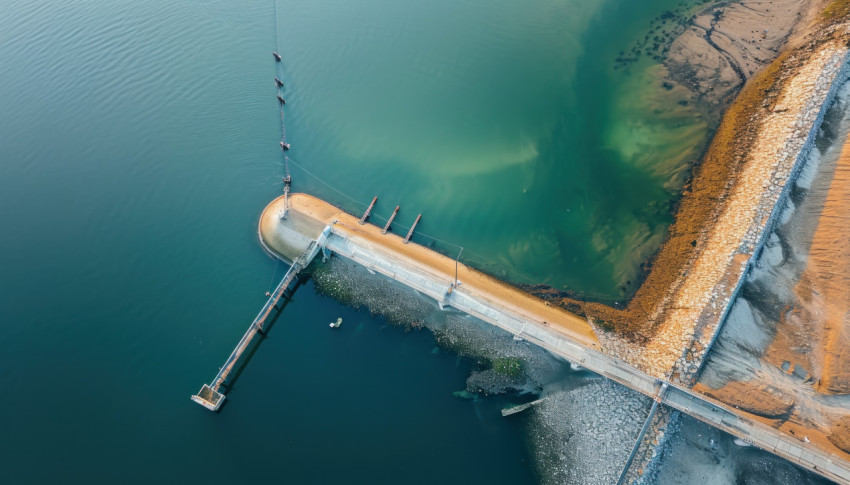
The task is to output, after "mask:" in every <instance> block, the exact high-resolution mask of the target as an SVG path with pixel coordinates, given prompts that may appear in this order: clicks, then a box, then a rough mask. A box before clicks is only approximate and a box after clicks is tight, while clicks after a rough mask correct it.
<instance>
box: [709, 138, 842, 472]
mask: <svg viewBox="0 0 850 485" xmlns="http://www.w3.org/2000/svg"><path fill="white" fill-rule="evenodd" d="M821 172H823V173H822V174H821V175H820V176H819V177H818V179H820V180H817V179H816V180H815V182H814V184H813V187H812V189H811V190H810V191H809V193H808V194H807V195H806V198H807V199H808V200H807V201H805V202H804V203H803V205H801V206H800V208H799V209H798V210H800V211H801V212H802V213H801V214H800V215H799V216H796V215H795V216H792V217H800V218H814V224H813V226H814V228H813V230H812V231H811V232H809V233H808V234H804V235H803V238H804V240H803V241H800V243H801V245H803V246H805V245H806V244H808V253H807V254H806V255H805V260H804V267H803V270H802V272H801V273H800V274H799V278H798V279H797V282H796V284H794V285H793V286H792V288H791V293H792V300H791V303H790V304H788V306H787V307H785V308H783V309H782V310H781V313H780V314H779V318H778V320H776V321H773V322H772V323H773V324H775V333H774V334H773V336H772V339H771V341H770V342H769V344H768V345H767V347H766V349H765V350H764V351H763V352H756V355H754V357H755V358H756V359H758V360H759V361H760V362H752V361H749V360H748V359H747V356H745V355H742V356H740V357H731V356H727V355H721V356H718V358H717V360H719V361H720V363H721V365H722V366H731V367H738V368H740V369H746V370H741V371H739V372H737V373H736V374H737V375H736V376H731V377H732V378H731V379H728V380H725V382H723V385H722V386H719V387H718V386H717V383H716V379H717V377H716V376H717V375H725V374H726V373H725V372H723V371H720V372H717V373H715V372H713V371H714V368H712V374H713V375H712V376H710V377H709V378H708V379H706V382H702V381H701V382H699V383H698V384H697V385H696V386H694V389H695V390H697V391H700V392H703V393H705V394H707V395H709V396H712V397H714V398H716V399H719V400H721V401H723V402H725V403H727V404H729V405H731V406H734V407H736V408H738V409H740V410H743V411H746V412H748V413H750V414H751V415H752V418H753V419H757V420H759V421H762V422H764V423H767V424H770V425H771V426H774V427H777V428H779V429H781V430H783V431H785V432H786V433H789V434H791V435H794V436H797V437H798V438H799V439H800V440H803V441H810V442H812V443H815V444H817V445H818V446H819V447H820V448H822V449H824V450H828V451H830V452H831V453H834V454H836V455H838V456H842V457H844V459H850V409H849V408H848V407H847V405H848V400H847V398H848V397H850V396H848V395H850V386H849V385H850V349H849V348H848V344H850V338H848V337H850V290H848V288H850V137H848V138H847V139H846V140H845V142H844V146H843V148H842V151H841V155H840V156H839V157H838V160H837V162H836V163H835V164H834V165H830V166H826V167H822V168H821ZM777 283H779V282H777ZM725 353H726V352H722V354H725ZM713 360H715V359H713ZM730 360H733V362H728V361H730ZM795 373H796V374H798V375H795ZM800 373H803V375H799V374H800Z"/></svg>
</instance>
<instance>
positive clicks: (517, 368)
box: [492, 357, 522, 377]
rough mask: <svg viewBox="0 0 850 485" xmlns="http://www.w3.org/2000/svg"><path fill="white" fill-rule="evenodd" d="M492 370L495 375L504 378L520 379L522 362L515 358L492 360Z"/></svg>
mask: <svg viewBox="0 0 850 485" xmlns="http://www.w3.org/2000/svg"><path fill="white" fill-rule="evenodd" d="M492 364H493V370H494V371H496V373H497V374H499V375H502V376H506V377H520V376H521V375H522V360H520V359H518V358H517V357H500V358H498V359H493V360H492Z"/></svg>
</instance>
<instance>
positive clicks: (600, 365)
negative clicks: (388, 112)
mask: <svg viewBox="0 0 850 485" xmlns="http://www.w3.org/2000/svg"><path fill="white" fill-rule="evenodd" d="M283 204H284V198H282V197H281V198H279V199H277V200H275V201H274V202H272V203H271V204H270V205H269V206H268V207H267V208H266V210H265V211H264V213H263V216H262V217H261V221H260V229H259V231H260V238H261V240H262V241H263V244H264V245H265V246H266V247H267V248H269V249H270V250H272V251H274V252H276V253H278V254H279V255H280V256H283V257H287V256H288V254H287V251H289V252H291V251H294V250H299V249H300V248H299V247H297V246H298V244H297V243H298V242H299V241H302V240H303V241H312V240H316V239H318V238H319V236H320V234H321V233H322V231H324V230H325V228H327V227H330V232H329V233H327V232H326V239H325V241H324V247H325V249H327V250H329V251H332V252H333V253H335V254H337V255H339V256H341V257H344V258H346V259H349V260H351V261H354V262H356V263H359V264H361V265H363V266H364V267H366V268H369V269H371V270H373V271H375V272H377V273H381V274H383V275H385V276H387V277H389V278H392V279H394V280H396V281H398V282H400V283H402V284H404V285H406V286H409V287H410V288H413V289H414V290H416V291H418V292H420V293H422V294H424V295H427V296H429V297H431V298H433V299H435V300H436V301H438V302H439V303H440V304H441V305H443V306H451V307H453V308H455V309H457V310H459V311H462V312H464V313H467V314H469V315H472V316H474V317H477V318H479V319H481V320H483V321H485V322H488V323H490V324H493V325H496V326H498V327H500V328H502V329H504V330H506V331H508V332H511V333H512V334H514V335H517V336H518V337H520V338H523V339H525V340H527V341H529V342H531V343H534V344H536V345H539V346H541V347H543V348H545V349H548V350H549V351H551V352H553V353H554V354H556V355H559V356H561V357H563V358H564V359H566V360H568V361H570V362H573V363H576V364H579V365H581V366H583V367H585V368H586V369H588V370H590V371H593V372H596V373H598V374H600V375H602V376H604V377H607V378H609V379H611V380H614V381H616V382H618V383H620V384H622V385H624V386H626V387H629V388H631V389H634V390H636V391H638V392H640V393H643V394H645V395H647V396H650V397H652V398H658V396H659V391H660V389H661V388H662V386H663V384H664V381H662V380H661V379H658V378H656V377H653V376H651V375H649V374H646V373H645V372H642V371H640V370H639V369H637V368H635V367H632V366H631V365H629V364H627V363H625V362H623V361H621V360H619V359H616V358H614V357H611V356H608V355H606V354H603V353H601V352H600V350H601V347H600V345H599V342H598V340H596V337H595V334H594V333H593V332H592V329H591V327H590V324H589V323H588V322H586V321H585V320H584V319H581V318H579V317H578V316H576V315H573V314H570V313H568V312H565V311H563V310H561V309H560V308H556V307H551V306H549V305H547V304H546V303H545V302H543V301H541V300H538V299H535V298H533V297H530V295H527V294H526V293H524V292H522V291H520V290H517V289H515V288H513V287H510V286H508V285H504V284H501V283H498V282H496V280H493V279H492V278H490V277H488V276H486V275H483V274H482V273H479V272H477V271H475V270H473V269H471V268H468V267H466V266H465V265H463V264H460V263H456V262H455V261H454V260H451V259H450V258H447V257H445V256H443V255H440V254H438V253H435V252H433V251H431V250H429V249H427V248H424V247H422V246H418V245H415V244H405V243H404V242H403V239H402V238H401V237H399V236H397V235H393V234H387V235H380V236H376V234H380V228H377V227H376V226H373V225H371V224H365V225H361V224H359V223H358V219H357V218H356V217H354V216H352V215H350V214H347V213H345V212H343V211H341V210H339V209H337V208H335V207H333V206H331V205H330V204H328V203H326V202H324V201H321V200H319V199H316V198H314V197H311V196H306V195H304V194H294V195H292V196H290V197H289V204H290V207H289V209H290V210H289V212H288V216H287V218H286V219H282V218H280V214H282V211H281V209H282V208H283ZM372 233H375V234H372ZM305 236H306V237H305ZM299 238H301V239H299ZM420 252H425V253H428V254H427V255H426V256H427V258H424V259H423V257H421V255H419V254H418V253H420ZM423 262H429V263H431V262H432V263H433V266H432V265H429V264H423ZM455 264H458V270H457V271H458V275H459V277H458V281H459V284H457V285H456V284H455V279H454V272H453V271H452V272H448V271H446V268H444V266H447V265H448V266H450V267H451V268H452V269H454V268H455ZM489 280H492V282H493V284H496V285H497V286H496V288H495V289H494V288H493V287H492V286H491V281H489ZM661 402H662V404H664V405H667V406H670V407H672V408H674V409H677V410H679V411H681V412H684V413H686V414H688V415H690V416H693V417H695V418H697V419H699V420H701V421H703V422H705V423H708V424H710V425H712V426H715V427H717V428H719V429H722V430H724V431H726V432H728V433H730V434H732V435H734V436H737V437H739V438H741V439H743V440H744V441H746V442H748V443H751V444H752V445H754V446H757V447H759V448H762V449H764V450H766V451H769V452H771V453H774V454H776V455H778V456H781V457H783V458H785V459H787V460H789V461H791V462H793V463H796V464H798V465H800V466H802V467H804V468H807V469H809V470H813V471H815V472H816V473H819V474H821V475H823V476H825V477H827V478H829V479H831V480H834V481H837V482H840V483H848V484H850V464H848V463H847V462H846V461H844V460H843V459H841V458H839V457H837V456H833V455H830V454H828V453H826V452H824V451H822V450H819V449H817V448H816V447H814V446H813V445H811V444H808V443H804V442H803V441H801V440H797V439H795V438H793V437H790V436H787V435H785V434H784V433H781V432H780V431H778V430H776V429H774V428H771V427H769V426H767V425H764V424H761V423H759V422H757V421H753V420H750V419H748V418H747V417H746V416H745V415H744V414H743V412H741V411H738V410H736V409H734V408H731V407H729V406H728V405H726V404H722V403H720V402H717V401H714V400H712V399H710V398H707V397H706V396H704V395H702V394H699V393H696V392H694V391H693V390H691V389H687V388H684V387H681V386H676V385H673V384H669V383H668V386H667V387H666V392H665V393H664V394H663V396H661Z"/></svg>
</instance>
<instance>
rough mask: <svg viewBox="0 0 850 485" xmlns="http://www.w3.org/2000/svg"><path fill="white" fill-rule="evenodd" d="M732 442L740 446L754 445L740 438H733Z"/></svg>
mask: <svg viewBox="0 0 850 485" xmlns="http://www.w3.org/2000/svg"><path fill="white" fill-rule="evenodd" d="M732 442H733V443H735V444H736V445H738V446H753V445H751V444H750V443H747V442H746V441H744V440H742V439H740V438H735V439H734V440H732Z"/></svg>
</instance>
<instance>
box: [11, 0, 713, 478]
mask: <svg viewBox="0 0 850 485" xmlns="http://www.w3.org/2000/svg"><path fill="white" fill-rule="evenodd" d="M675 3H676V2H674V1H660V0H659V1H649V2H629V1H625V0H610V1H598V0H558V1H553V0H535V1H533V2H511V1H507V0H498V1H490V2H485V1H483V0H465V1H456V0H454V1H450V0H433V1H429V2H424V1H407V2H400V1H397V0H396V1H390V0H359V1H351V0H347V1H344V0H320V1H309V2H308V1H302V2H295V1H290V0H279V1H278V3H277V6H276V9H277V22H275V13H274V12H275V5H274V4H273V3H272V2H270V1H262V2H258V1H246V2H238V3H235V2H218V1H213V2H200V1H177V2H174V1H162V0H159V1H150V2H136V1H110V2H105V1H81V0H76V1H74V0H72V1H67V2H46V1H43V0H36V1H30V0H28V1H20V0H12V1H9V2H5V3H4V5H3V6H2V7H0V13H2V15H0V65H2V66H3V79H2V84H0V108H2V116H0V141H2V143H0V227H2V230H3V234H2V237H0V268H2V271H0V289H2V291H0V309H2V323H0V356H2V358H0V362H2V363H3V364H4V370H5V372H4V386H3V391H4V392H3V398H2V400H0V411H2V414H3V416H5V417H6V423H5V424H4V431H3V439H2V440H0V457H2V458H0V464H2V465H3V474H4V477H6V478H7V479H9V480H10V481H9V483H33V482H45V481H47V480H51V481H64V482H69V483H82V482H90V481H103V482H106V481H111V482H116V483H142V482H150V481H151V480H156V481H162V482H174V481H177V480H181V481H182V480H185V481H192V480H202V481H203V482H205V483H217V482H227V481H229V482H232V481H234V480H238V481H240V482H241V481H246V480H254V481H259V480H279V481H283V480H290V481H293V482H316V483H327V482H331V481H336V482H363V483H400V482H409V483H434V482H438V481H439V482H451V483H461V482H476V483H478V482H489V483H524V482H529V481H533V480H534V478H535V476H534V472H533V468H532V466H531V464H530V462H529V461H530V458H529V456H528V452H527V448H526V445H525V443H524V442H523V436H524V433H523V430H522V421H521V420H505V419H502V418H501V416H500V415H499V413H498V410H499V407H500V405H501V403H499V402H497V401H494V400H478V401H474V402H473V401H468V400H462V399H458V398H455V397H453V396H452V392H453V391H458V390H461V389H463V388H464V387H465V379H466V377H467V375H468V373H469V368H470V365H471V364H470V363H469V362H466V361H465V360H462V359H458V358H457V357H455V356H453V355H449V354H446V353H440V352H437V353H433V352H432V350H433V346H434V339H433V337H431V336H430V335H429V334H427V333H425V332H412V333H407V334H406V333H404V332H403V331H402V330H400V329H398V328H395V327H388V326H386V325H384V323H383V322H381V321H380V320H379V319H375V318H372V317H370V316H369V315H368V313H366V312H358V311H355V310H353V309H350V308H347V307H344V306H342V305H340V304H338V303H337V302H335V301H333V300H330V299H328V298H324V297H321V296H319V295H317V294H315V292H314V290H313V289H312V286H311V284H310V283H308V284H306V285H305V286H304V287H302V288H301V289H299V291H298V292H297V293H296V296H295V299H294V301H293V302H292V303H291V304H290V305H289V306H287V308H286V309H285V311H284V313H283V316H282V317H281V319H280V321H279V322H278V323H277V324H276V325H275V327H274V330H273V332H271V334H270V337H269V338H268V339H266V340H265V341H264V342H263V344H262V346H260V347H259V349H258V351H257V352H256V353H255V355H254V357H253V359H252V361H251V365H250V366H249V367H248V368H247V370H246V371H245V372H244V373H243V374H242V375H241V377H240V378H239V380H238V381H237V383H236V385H235V388H234V389H233V390H232V392H231V394H230V398H229V402H228V404H227V406H226V407H225V409H224V412H222V413H221V414H219V415H214V414H212V413H208V412H206V411H204V410H203V409H201V408H199V407H198V406H197V405H195V404H193V403H192V402H191V401H190V400H189V395H190V394H191V393H194V392H196V391H197V389H198V387H199V386H200V384H201V383H203V382H206V381H208V380H209V379H210V378H211V377H212V376H213V375H214V374H215V372H216V371H217V370H218V366H219V365H221V363H222V362H223V361H224V359H225V357H226V356H227V354H228V353H229V352H230V350H231V349H232V346H233V345H234V344H235V343H236V341H237V340H238V339H239V337H240V336H241V334H242V332H243V331H244V330H245V328H246V327H247V325H248V323H249V322H250V320H251V318H253V316H254V315H255V313H256V311H257V310H258V309H259V308H260V306H261V305H262V304H263V301H264V296H263V294H264V293H265V291H267V290H268V289H269V286H270V284H271V282H272V280H273V276H274V274H275V271H276V270H278V271H279V270H280V267H277V268H276V264H275V262H273V261H271V260H270V259H269V258H268V257H267V256H266V255H265V254H264V253H263V251H262V250H261V249H260V247H259V244H258V243H257V240H256V223H257V220H258V217H259V214H260V211H261V210H262V208H263V207H264V206H265V205H266V203H268V202H269V201H270V200H271V199H273V198H274V197H276V196H277V195H278V194H279V193H280V190H281V182H280V177H281V176H282V174H283V168H282V163H281V155H280V151H279V148H278V139H279V137H280V131H279V130H280V127H279V121H278V106H277V103H276V101H275V99H274V93H275V91H274V85H273V82H272V77H273V76H274V72H275V65H274V61H273V59H272V56H271V51H272V49H273V48H274V46H275V44H276V42H278V39H279V43H280V45H279V46H278V48H279V49H280V51H281V53H282V54H283V55H284V57H285V62H284V65H283V66H284V77H285V80H286V82H287V86H286V90H285V95H286V97H287V101H288V104H287V105H286V132H287V139H288V141H289V142H290V143H291V144H292V146H293V148H292V150H291V152H290V153H291V156H292V158H293V160H294V161H295V162H296V163H297V164H298V165H297V166H292V167H291V168H292V173H293V178H294V188H295V189H296V190H299V191H306V192H310V193H313V194H316V195H319V196H322V197H324V198H326V199H328V200H330V201H331V202H334V203H336V204H339V205H341V206H343V207H345V208H347V209H349V210H352V211H356V210H360V207H359V206H358V205H357V203H358V202H359V203H367V202H368V201H369V200H370V199H371V197H372V196H373V195H376V194H379V195H380V197H381V199H380V202H379V205H378V207H377V208H376V220H378V221H380V217H381V216H387V215H388V214H389V213H390V212H391V210H392V208H393V207H394V206H395V205H396V204H400V205H401V206H402V211H401V213H400V215H399V222H400V224H401V225H406V224H409V223H410V222H412V220H413V219H414V218H415V217H416V215H417V214H418V213H420V212H421V213H422V214H423V220H422V223H421V231H422V232H423V233H427V234H429V235H432V236H434V237H437V238H439V239H441V240H444V241H448V242H449V243H451V244H456V245H459V246H463V247H464V248H465V249H464V253H463V255H464V259H465V260H466V261H468V262H471V263H473V264H477V265H478V266H480V267H482V268H484V269H486V270H488V271H491V272H493V273H496V274H499V275H502V276H504V277H506V278H509V279H511V280H515V281H523V282H540V283H548V284H551V285H553V286H556V287H559V288H568V289H572V290H575V291H578V292H580V293H584V294H587V295H590V296H595V297H599V298H606V299H616V298H619V297H620V296H622V295H623V294H624V293H625V292H627V290H628V285H629V284H630V283H629V282H632V284H633V282H634V280H635V276H636V274H637V268H638V265H639V263H640V261H641V260H642V259H643V258H644V257H645V256H646V255H648V254H650V253H651V252H652V250H653V249H654V248H655V246H656V245H657V243H658V241H659V240H660V238H661V237H662V235H663V233H664V230H665V229H666V225H667V224H668V223H669V222H670V216H669V209H668V208H669V204H670V202H671V200H672V199H673V198H674V195H675V193H676V190H677V187H678V185H679V184H680V183H681V178H682V174H683V173H684V172H683V170H684V169H685V168H686V166H687V163H686V162H687V161H688V160H691V159H692V158H693V157H695V156H696V155H697V153H696V152H695V148H694V147H696V146H698V145H699V144H700V143H702V142H703V141H704V138H705V126H704V124H703V123H702V122H701V121H700V119H699V118H697V117H695V116H694V113H693V112H692V111H691V108H690V107H687V106H681V105H679V104H678V103H677V102H676V101H677V96H678V95H679V94H677V92H676V91H675V90H674V91H672V92H671V91H667V90H664V89H663V88H662V87H661V85H660V81H659V78H658V72H657V68H656V67H653V66H652V65H651V64H648V63H638V64H636V65H635V66H633V67H632V69H631V70H628V71H623V70H614V69H613V66H614V58H615V57H616V56H617V54H618V52H619V51H620V50H622V49H625V48H627V47H628V46H629V45H630V44H631V42H632V41H633V40H634V39H636V38H638V37H641V36H642V35H643V31H642V29H643V28H645V26H647V25H648V23H649V20H650V19H651V18H653V17H655V16H657V15H658V14H659V13H660V12H662V11H663V10H665V9H666V8H669V7H670V6H672V5H675ZM275 29H277V31H276V30H275ZM304 169H306V170H308V171H309V172H310V173H312V174H314V175H316V177H313V176H311V175H309V174H308V173H307V172H305V170H304ZM320 180H321V181H320ZM349 197H351V199H349ZM355 201H356V202H355ZM417 240H418V241H419V242H422V243H424V244H430V240H429V239H428V238H426V237H422V236H417ZM451 244H448V243H438V244H437V245H436V248H437V249H440V250H445V251H454V250H455V249H457V248H456V247H455V246H452V245H451ZM277 274H278V275H280V272H277ZM338 316H342V317H343V318H344V319H345V321H346V324H345V327H344V328H343V329H351V330H353V329H355V328H361V330H360V331H358V332H354V331H348V332H339V333H330V332H329V331H328V328H327V322H329V321H332V320H334V319H335V318H336V317H338Z"/></svg>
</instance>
